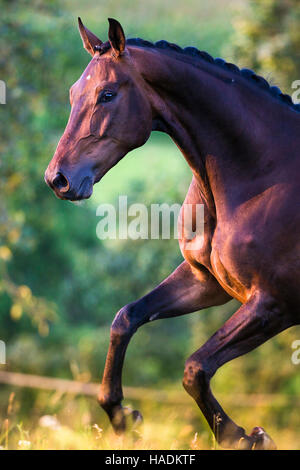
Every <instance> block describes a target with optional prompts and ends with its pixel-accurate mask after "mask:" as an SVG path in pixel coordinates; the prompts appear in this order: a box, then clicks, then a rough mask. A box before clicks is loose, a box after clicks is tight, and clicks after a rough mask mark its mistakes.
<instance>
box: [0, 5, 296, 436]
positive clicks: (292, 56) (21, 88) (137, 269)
mask: <svg viewBox="0 0 300 470" xmlns="http://www.w3.org/2000/svg"><path fill="white" fill-rule="evenodd" d="M240 4H241V2H240V1H239V0H232V1H230V2H228V1H225V0H217V1H215V2H206V1H204V0H201V1H199V0H191V1H189V2H188V3H183V2H182V1H180V0H172V1H171V0H167V1H165V2H161V1H160V0H152V1H151V2H150V3H149V2H137V1H129V0H128V1H124V2H122V3H120V2H114V1H111V2H104V1H98V2H92V1H91V0H88V1H86V2H84V4H82V2H81V1H79V0H75V1H74V0H72V1H71V0H66V1H65V2H63V3H62V2H61V1H60V0H55V1H41V0H34V1H32V2H27V1H26V0H18V1H17V0H0V8H1V23H0V50H1V56H0V79H1V80H4V81H5V82H6V85H7V104H6V105H1V106H0V339H2V340H4V341H5V342H6V344H7V361H8V363H7V365H6V366H0V367H1V368H4V367H6V368H7V369H8V370H10V371H18V372H28V373H36V374H41V375H52V376H55V377H67V378H72V377H73V378H76V379H79V380H84V381H88V380H95V381H96V380H99V378H100V375H101V373H102V370H103V366H104V360H105V355H106V351H107V346H108V340H109V328H110V323H111V321H112V319H113V317H114V315H115V313H116V312H117V311H118V310H119V309H120V308H121V307H122V306H123V305H125V304H127V303H128V302H130V301H132V300H135V299H137V298H138V297H140V296H142V295H144V294H145V293H146V292H147V291H149V290H150V289H152V288H153V287H154V286H155V285H157V284H158V283H159V282H160V281H161V280H162V279H164V278H165V277H166V276H167V275H168V274H169V273H170V272H171V271H172V270H173V269H174V268H175V267H176V266H177V265H178V264H179V263H180V262H181V260H182V257H181V254H180V251H179V247H178V243H177V241H176V240H137V241H133V240H104V241H101V240H99V239H98V238H97V237H96V227H97V223H98V222H99V219H98V218H97V217H96V208H97V206H98V204H99V203H101V202H105V203H113V204H115V205H116V204H117V202H118V196H119V195H122V194H126V195H128V202H129V204H130V203H133V202H144V203H145V204H146V205H149V206H150V204H151V203H161V202H167V203H169V204H173V203H181V202H182V201H183V200H184V197H185V194H186V191H187V189H188V186H189V183H190V180H191V172H190V169H189V168H188V167H187V164H186V163H185V161H184V159H183V157H182V156H181V155H180V153H179V151H178V150H177V148H176V147H175V146H174V144H173V143H172V142H171V141H170V139H169V138H168V137H166V136H164V135H161V134H159V133H154V134H153V136H152V137H151V138H150V140H149V142H147V144H146V145H145V146H144V147H142V148H141V149H138V150H136V151H134V152H132V153H130V154H129V155H128V156H126V158H124V159H123V160H122V161H121V162H120V163H119V164H118V165H117V166H116V167H115V168H114V169H113V170H111V172H109V173H108V174H107V175H106V176H105V177H104V179H103V180H102V181H101V183H99V184H98V185H97V186H96V187H95V191H94V195H93V197H92V198H91V200H89V201H88V202H86V203H85V204H84V205H82V206H75V205H73V204H70V203H69V202H67V201H60V200H58V199H56V198H55V197H54V195H53V194H52V192H51V191H50V190H49V189H48V188H47V187H46V185H45V183H44V181H43V175H44V171H45V169H46V167H47V165H48V162H49V161H50V159H51V157H52V155H53V153H54V151H55V146H56V144H57V142H58V140H59V137H60V135H61V134H62V132H63V130H64V127H65V124H66V122H67V119H68V114H69V110H70V107H69V104H68V89H69V87H70V86H71V85H72V83H74V81H76V80H77V78H78V77H79V76H80V74H81V73H82V72H83V70H84V68H85V67H86V65H87V64H88V61H89V56H88V55H87V53H86V52H85V51H84V49H83V48H82V43H81V39H80V37H79V34H78V32H77V25H76V21H77V16H81V17H82V18H83V20H84V22H85V24H86V25H87V26H88V27H89V29H91V30H93V31H94V32H95V33H96V34H97V35H99V37H100V38H102V39H103V40H105V39H106V37H107V21H106V18H107V17H109V16H112V17H116V18H118V19H119V20H120V21H121V22H122V24H123V26H124V29H125V32H126V33H127V35H128V36H129V37H135V36H140V37H143V38H145V39H149V40H158V39H167V40H169V41H173V42H176V43H178V44H180V45H181V46H187V45H193V46H196V47H198V48H200V49H203V50H207V52H209V53H211V54H212V55H214V56H221V55H223V54H222V52H223V51H224V49H225V50H226V51H228V49H230V51H231V52H230V54H234V55H235V57H236V59H237V63H238V65H241V66H242V65H244V66H252V67H253V68H254V69H255V70H256V71H257V72H261V73H264V75H265V76H266V77H267V76H268V74H269V72H271V73H272V75H273V73H274V77H275V79H276V80H277V79H278V83H279V84H280V85H282V84H283V85H285V87H286V88H288V86H289V84H290V81H291V80H293V79H297V73H298V70H299V55H298V54H297V50H296V46H297V39H296V38H297V37H299V32H298V31H299V30H298V29H297V22H298V19H299V6H298V5H297V4H296V1H282V2H277V1H267V0H263V1H261V2H258V1H257V2H256V1H255V2H254V1H253V2H243V13H237V16H235V20H234V25H235V28H236V30H235V31H234V29H233V27H232V24H231V18H232V8H233V7H234V8H236V7H237V6H238V5H240ZM244 8H245V9H246V10H244ZM245 11H246V13H245ZM162 31H163V32H164V33H163V35H162V33H161V32H162ZM162 36H163V37H162ZM275 46H276V47H275ZM225 58H227V59H230V60H232V59H231V57H228V56H225ZM298 77H299V75H298ZM287 91H289V90H287ZM179 180H180V184H179V183H178V181H179ZM237 306H238V305H237V302H231V303H229V304H227V305H225V306H223V307H218V308H212V309H208V310H206V311H204V312H201V313H194V314H192V315H189V316H186V317H180V318H175V319H172V320H165V321H161V322H154V323H153V324H150V325H146V326H144V327H143V328H141V330H139V332H138V333H137V335H136V336H135V337H134V338H133V341H132V343H131V344H130V347H129V350H128V355H127V360H126V365H125V370H124V383H125V384H128V385H129V384H130V385H136V386H137V385H141V386H145V385H147V386H150V385H151V386H156V387H160V388H163V387H165V386H168V385H172V388H174V387H175V388H176V387H178V389H180V388H181V385H180V383H181V376H182V371H183V367H184V362H185V359H186V358H187V357H188V356H189V355H190V354H191V353H192V352H194V350H196V349H198V348H199V347H200V346H201V345H202V344H203V343H204V341H205V340H206V339H208V337H209V336H210V335H211V334H212V333H213V332H214V331H215V330H216V329H217V328H219V327H220V326H221V325H222V323H223V322H224V321H225V320H226V318H228V317H229V316H230V315H231V314H232V313H233V312H234V311H235V310H236V308H237ZM298 335H299V330H298ZM166 338H167V341H166ZM294 339H297V330H295V329H293V330H291V331H287V332H285V333H283V334H282V335H280V336H279V337H277V338H275V339H274V340H272V341H270V342H268V343H267V344H266V345H264V346H262V347H261V348H259V349H258V350H257V351H254V352H253V353H251V354H249V355H247V356H245V357H243V358H240V359H237V360H236V361H234V362H233V363H231V364H228V365H226V366H225V367H224V368H222V370H221V371H220V372H219V373H218V375H217V377H216V378H215V379H214V381H215V383H216V388H217V390H218V391H219V392H223V393H229V394H231V395H232V394H234V393H235V392H245V393H248V392H251V393H253V392H261V393H263V392H264V393H266V392H269V393H273V392H277V393H279V392H280V393H291V394H296V393H299V390H300V377H299V374H298V375H297V374H296V369H295V366H294V365H292V364H291V361H290V357H291V353H292V350H291V343H292V341H293V340H294ZM2 391H3V393H4V394H5V393H7V390H6V389H5V388H3V389H2ZM1 393H2V392H1ZM1 393H0V398H1ZM38 397H39V395H38V394H36V393H32V394H31V395H30V399H28V400H25V401H23V402H22V403H23V404H22V412H23V413H24V416H25V417H28V416H31V415H30V413H31V410H32V406H33V405H32V403H33V402H34V400H36V401H37V402H38V399H39V398H38ZM2 403H3V405H2ZM4 403H5V400H4V399H3V400H1V404H0V410H3V409H4V407H5V406H6V405H5V404H4ZM191 405H192V404H191ZM288 411H289V412H288V413H287V411H286V410H281V412H280V413H277V411H276V414H274V417H273V418H272V419H275V416H276V419H278V420H281V424H284V422H286V423H288V422H289V423H292V422H293V426H294V427H296V425H297V421H296V415H292V413H293V410H292V409H290V410H288ZM195 413H197V410H195ZM2 415H3V413H2ZM269 415H270V419H271V417H272V416H273V414H272V409H271V408H270V411H269ZM3 416H4V415H3ZM284 420H285V421H284ZM289 420H290V421H289ZM0 424H1V415H0ZM254 424H257V423H254ZM298 426H299V421H298ZM295 432H296V429H295Z"/></svg>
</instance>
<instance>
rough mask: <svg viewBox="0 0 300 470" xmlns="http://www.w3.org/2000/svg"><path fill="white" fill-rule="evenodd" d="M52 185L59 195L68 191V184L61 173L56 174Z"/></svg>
mask: <svg viewBox="0 0 300 470" xmlns="http://www.w3.org/2000/svg"><path fill="white" fill-rule="evenodd" d="M52 184H53V186H54V187H55V188H56V189H58V190H59V191H60V192H61V193H66V192H67V191H69V189H70V185H69V182H68V180H67V178H66V177H65V176H64V175H63V174H62V173H57V175H56V176H55V178H54V180H53V181H52Z"/></svg>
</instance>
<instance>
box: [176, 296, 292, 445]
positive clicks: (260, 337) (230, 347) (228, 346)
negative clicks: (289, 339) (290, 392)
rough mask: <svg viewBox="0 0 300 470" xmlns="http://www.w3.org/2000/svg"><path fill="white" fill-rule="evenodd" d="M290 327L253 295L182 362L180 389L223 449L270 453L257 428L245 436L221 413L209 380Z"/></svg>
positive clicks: (268, 302)
mask: <svg viewBox="0 0 300 470" xmlns="http://www.w3.org/2000/svg"><path fill="white" fill-rule="evenodd" d="M293 324H294V323H293V321H292V320H291V318H290V317H289V316H288V315H286V316H285V315H283V312H282V311H281V310H280V309H279V308H278V306H277V305H276V302H275V301H274V300H272V299H270V297H269V296H267V295H265V294H261V293H259V294H256V295H255V296H253V297H252V298H251V299H250V300H249V301H248V302H247V303H246V304H244V305H242V307H241V308H240V309H239V310H238V311H237V312H236V313H235V314H234V315H233V316H232V317H231V318H230V319H229V320H228V321H227V322H226V323H225V324H224V326H223V327H222V328H220V329H219V330H218V331H217V332H216V333H215V334H214V335H213V336H212V337H211V338H210V339H209V340H208V341H207V343H205V344H204V346H203V347H201V348H200V349H199V350H198V351H196V352H195V353H194V354H193V355H192V356H191V357H190V358H189V359H188V360H187V362H186V368H185V374H184V379H183V386H184V388H185V389H186V390H187V392H188V393H189V394H190V395H191V396H192V397H193V398H194V399H195V401H196V403H197V404H198V406H199V408H200V409H201V411H202V413H203V414H204V416H205V418H206V420H207V422H208V424H209V426H210V428H211V429H212V431H213V433H214V434H215V437H216V440H217V441H218V442H219V443H220V444H221V445H222V446H223V447H227V448H239V449H254V448H256V449H274V448H276V447H275V444H274V442H273V441H272V439H271V438H270V437H269V436H268V435H267V434H266V433H265V431H264V429H263V428H261V427H256V428H254V429H253V431H252V433H251V434H250V436H247V435H246V433H245V431H244V429H243V428H241V427H239V426H237V425H236V424H235V423H234V422H233V421H232V420H231V419H230V418H229V417H228V416H227V414H226V413H225V412H224V410H223V409H222V408H221V406H220V405H219V403H218V402H217V400H216V399H215V398H214V396H213V394H212V392H211V389H210V379H211V378H212V376H213V375H214V374H215V372H216V371H217V369H219V367H221V365H223V364H225V363H226V362H228V361H230V360H232V359H234V358H236V357H239V356H241V355H243V354H245V353H247V352H249V351H251V350H253V349H255V348H256V347H257V346H259V345H260V344H262V343H264V342H265V341H266V340H268V339H270V338H271V337H273V336H275V335H276V334H278V333H279V332H281V331H283V330H285V329H286V328H288V327H290V326H292V325H293Z"/></svg>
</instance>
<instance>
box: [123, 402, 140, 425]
mask: <svg viewBox="0 0 300 470" xmlns="http://www.w3.org/2000/svg"><path fill="white" fill-rule="evenodd" d="M123 410H124V414H125V416H128V417H130V419H131V425H130V427H131V430H132V431H136V430H137V429H138V428H139V427H140V426H141V425H142V424H143V421H144V420H143V416H142V414H141V413H140V412H139V411H138V410H132V409H131V408H130V407H127V406H126V407H124V408H123ZM127 421H128V420H127ZM128 424H129V423H128Z"/></svg>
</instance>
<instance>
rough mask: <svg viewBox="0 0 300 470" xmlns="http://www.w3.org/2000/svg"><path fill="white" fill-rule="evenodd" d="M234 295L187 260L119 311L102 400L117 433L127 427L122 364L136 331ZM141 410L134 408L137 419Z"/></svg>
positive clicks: (113, 332)
mask: <svg viewBox="0 0 300 470" xmlns="http://www.w3.org/2000/svg"><path fill="white" fill-rule="evenodd" d="M230 299H231V297H230V296H229V295H228V294H227V293H226V292H225V291H224V290H223V288H222V287H221V286H220V285H219V284H218V283H217V281H216V280H215V278H214V277H213V276H212V275H211V274H210V273H209V272H208V271H207V270H206V269H205V268H203V269H202V270H200V271H198V270H197V275H195V274H194V272H193V271H192V269H191V267H190V265H189V264H188V263H187V262H186V261H184V262H183V263H182V264H181V265H180V266H179V267H178V268H177V269H176V270H175V271H174V272H173V273H172V274H171V275H170V276H169V277H168V278H166V279H165V280H164V281H163V282H162V283H161V284H159V285H158V286H157V287H156V288H155V289H153V290H152V291H151V292H150V293H149V294H147V295H145V296H144V297H142V298H141V299H139V300H137V301H135V302H133V303H131V304H128V305H126V306H125V307H123V308H122V309H121V310H120V311H119V312H118V313H117V315H116V317H115V319H114V321H113V323H112V326H111V335H110V344H109V349H108V353H107V358H106V364H105V369H104V375H103V380H102V385H101V388H100V393H99V396H98V401H99V403H100V405H101V406H102V408H103V409H104V410H105V411H106V413H107V414H108V416H109V418H110V421H111V423H112V425H113V427H114V429H115V431H116V432H117V433H121V432H123V431H124V430H125V427H126V414H127V413H126V410H124V408H123V407H122V405H121V402H122V400H123V392H122V368H123V363H124V357H125V352H126V349H127V346H128V344H129V341H130V339H131V337H132V335H133V334H134V333H135V331H136V330H137V329H138V328H139V327H140V326H141V325H144V324H145V323H147V322H149V321H152V320H158V319H162V318H170V317H176V316H179V315H185V314H186V313H191V312H194V311H196V310H200V309H203V308H206V307H210V306H213V305H221V304H224V303H225V302H227V301H229V300H230ZM139 417H140V414H139V413H138V412H137V411H134V412H133V419H138V418H139Z"/></svg>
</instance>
